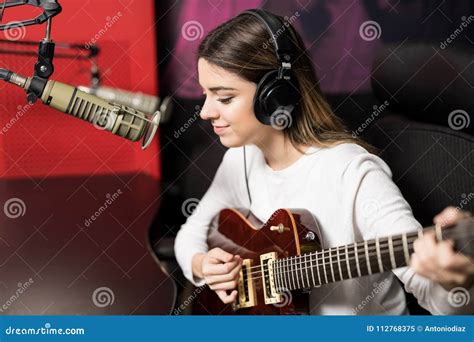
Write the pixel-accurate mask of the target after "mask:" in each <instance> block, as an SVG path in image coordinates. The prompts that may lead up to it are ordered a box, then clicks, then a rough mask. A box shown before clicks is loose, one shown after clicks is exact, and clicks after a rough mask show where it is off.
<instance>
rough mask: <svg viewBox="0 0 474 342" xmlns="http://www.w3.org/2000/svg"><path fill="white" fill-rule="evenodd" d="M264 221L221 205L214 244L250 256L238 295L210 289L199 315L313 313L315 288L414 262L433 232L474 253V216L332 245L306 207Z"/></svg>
mask: <svg viewBox="0 0 474 342" xmlns="http://www.w3.org/2000/svg"><path fill="white" fill-rule="evenodd" d="M258 224H259V222H258V221H257V220H256V219H255V218H253V217H251V218H249V219H247V218H245V217H244V215H243V214H242V213H241V212H239V211H238V210H236V209H225V210H223V211H221V213H220V215H219V220H218V227H217V229H211V232H210V234H209V236H208V244H209V248H210V249H211V248H215V247H220V248H222V249H223V250H225V251H227V252H229V253H232V254H238V255H240V256H242V258H243V264H242V269H241V271H240V277H239V280H238V286H237V290H238V296H237V299H236V300H235V302H234V303H232V304H224V303H222V301H221V300H220V299H219V297H218V296H217V294H216V293H215V292H214V291H212V290H210V289H209V287H206V288H205V289H203V290H201V291H200V292H199V293H198V295H197V298H196V299H195V300H194V301H193V313H194V314H212V315H228V314H236V315H283V314H308V313H309V297H308V296H309V290H310V289H312V288H316V287H319V286H321V285H324V284H329V283H333V282H337V281H342V280H345V279H351V278H356V277H362V276H365V275H371V274H376V273H382V272H386V271H389V270H392V269H396V268H399V267H403V266H406V265H408V264H409V262H410V256H411V254H412V253H413V242H414V241H415V240H416V239H417V238H418V237H421V236H422V235H423V234H424V232H426V231H429V230H432V231H434V232H435V233H436V238H437V240H438V241H441V240H445V239H451V240H453V241H454V242H455V248H456V249H457V250H458V251H462V253H463V254H466V255H471V256H472V255H474V245H473V243H472V239H473V235H474V219H473V218H469V219H465V220H463V221H461V222H459V223H457V224H456V225H454V226H450V227H446V228H443V229H441V228H440V227H439V226H432V227H427V228H425V229H420V230H419V231H417V232H410V233H404V234H399V235H393V236H388V237H385V238H377V239H374V240H365V241H360V242H357V243H353V244H348V245H345V246H339V247H332V248H327V249H322V248H321V242H320V241H321V240H320V236H321V233H320V231H319V228H318V226H317V223H316V221H315V220H314V217H313V216H312V215H311V213H309V212H308V211H306V210H289V209H279V210H277V211H276V212H275V213H274V214H273V215H272V216H271V218H270V219H269V220H268V221H267V222H266V223H265V224H263V226H262V227H261V228H260V229H257V228H256V227H257V226H258ZM196 292H197V291H196Z"/></svg>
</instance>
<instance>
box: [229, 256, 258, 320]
mask: <svg viewBox="0 0 474 342" xmlns="http://www.w3.org/2000/svg"><path fill="white" fill-rule="evenodd" d="M252 264H253V261H252V259H244V260H242V268H241V269H240V277H239V283H238V286H237V291H238V296H237V301H236V302H234V303H233V304H232V309H233V310H234V311H235V310H238V309H243V308H250V307H252V306H256V305H257V292H256V289H255V285H254V278H253V274H252Z"/></svg>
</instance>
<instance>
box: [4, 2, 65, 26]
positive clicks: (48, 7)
mask: <svg viewBox="0 0 474 342" xmlns="http://www.w3.org/2000/svg"><path fill="white" fill-rule="evenodd" d="M23 5H29V6H33V7H40V8H42V9H43V13H42V14H40V15H38V16H37V17H36V18H33V19H28V20H21V21H14V22H11V23H6V24H0V31H4V30H8V29H12V28H16V27H24V26H30V25H39V24H42V23H44V22H45V21H47V20H49V19H51V18H52V17H54V16H56V15H58V14H59V13H61V10H62V8H61V5H59V4H58V3H57V0H13V1H8V2H4V3H3V4H1V5H0V10H1V12H0V13H1V14H2V15H3V11H4V9H5V8H9V7H16V6H23ZM2 15H0V18H1V16H2Z"/></svg>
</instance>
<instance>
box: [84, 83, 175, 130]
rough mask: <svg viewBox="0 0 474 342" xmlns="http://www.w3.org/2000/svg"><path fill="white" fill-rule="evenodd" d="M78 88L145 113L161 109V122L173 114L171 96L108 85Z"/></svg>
mask: <svg viewBox="0 0 474 342" xmlns="http://www.w3.org/2000/svg"><path fill="white" fill-rule="evenodd" d="M77 88H78V89H79V90H82V91H84V92H86V93H88V94H92V95H95V96H98V97H100V98H101V99H104V100H106V101H109V102H113V103H117V104H121V105H124V106H127V107H130V108H135V109H136V110H138V111H140V112H143V113H147V114H151V113H154V112H156V111H157V110H159V111H160V113H161V118H160V122H161V123H166V122H168V120H169V118H170V116H171V112H172V101H171V98H170V97H169V96H166V97H164V98H163V99H160V98H159V97H157V96H153V95H148V94H144V93H141V92H132V91H128V90H123V89H119V88H113V87H106V86H99V87H86V86H79V87H77Z"/></svg>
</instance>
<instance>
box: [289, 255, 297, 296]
mask: <svg viewBox="0 0 474 342" xmlns="http://www.w3.org/2000/svg"><path fill="white" fill-rule="evenodd" d="M291 259H292V257H290V273H291V281H292V284H293V288H292V289H290V290H294V289H296V283H295V274H294V273H293V262H292V260H291Z"/></svg>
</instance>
